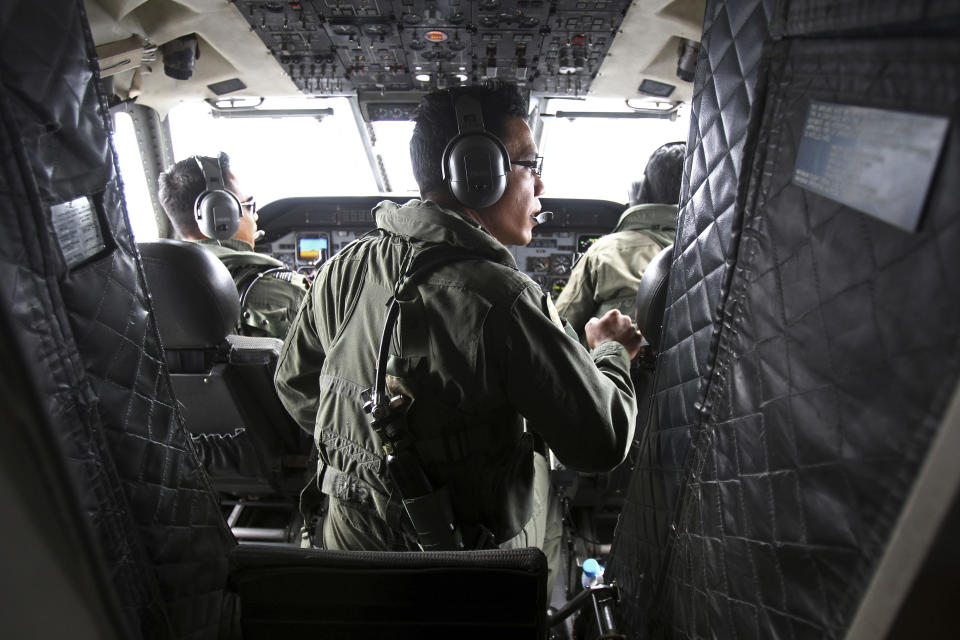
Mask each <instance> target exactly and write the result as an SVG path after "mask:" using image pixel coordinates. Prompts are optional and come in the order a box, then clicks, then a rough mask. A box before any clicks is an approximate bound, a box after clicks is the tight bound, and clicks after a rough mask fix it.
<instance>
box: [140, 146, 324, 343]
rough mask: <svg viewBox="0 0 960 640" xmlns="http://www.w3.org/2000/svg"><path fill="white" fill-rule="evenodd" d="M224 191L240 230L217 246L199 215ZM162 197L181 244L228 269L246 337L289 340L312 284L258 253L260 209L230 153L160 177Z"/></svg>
mask: <svg viewBox="0 0 960 640" xmlns="http://www.w3.org/2000/svg"><path fill="white" fill-rule="evenodd" d="M220 185H222V187H223V188H224V189H225V191H226V193H227V194H230V196H232V197H231V198H229V199H230V200H231V201H232V199H233V198H235V199H236V205H237V206H239V208H240V212H241V214H240V218H239V226H238V228H237V231H236V233H235V234H234V235H233V237H232V238H228V239H226V240H216V239H213V238H210V237H208V236H206V235H204V233H203V232H202V231H201V229H200V225H199V224H198V223H197V211H198V210H199V204H200V200H201V197H202V196H203V197H205V196H206V195H207V194H208V193H209V192H210V191H211V190H218V189H219V188H220ZM158 187H159V189H158V196H159V199H160V204H161V205H163V210H164V211H165V212H166V214H167V218H169V219H170V224H171V225H173V228H174V230H175V231H176V232H177V236H178V237H179V238H180V239H181V240H187V241H190V242H196V243H197V244H199V245H201V246H203V247H205V248H206V249H208V250H210V251H211V252H213V254H214V255H216V256H217V257H218V258H220V260H221V261H222V262H223V263H224V264H225V265H226V267H227V269H228V270H229V271H230V275H231V276H233V280H234V282H235V283H236V285H237V293H238V294H239V296H240V302H241V308H240V315H241V318H240V326H239V327H238V332H239V333H240V334H241V335H246V336H266V337H272V338H280V339H283V338H284V337H285V336H286V335H287V330H288V329H289V328H290V324H291V322H293V318H294V316H296V314H297V310H298V309H299V307H300V302H301V300H302V299H303V296H304V294H305V293H306V290H307V281H306V279H305V278H304V277H303V276H302V275H300V274H297V273H293V272H291V271H290V270H288V269H287V268H286V266H285V265H284V264H283V263H282V262H280V261H279V260H277V259H275V258H272V257H271V256H267V255H264V254H262V253H255V252H254V251H253V246H254V242H255V239H256V235H257V213H256V203H255V201H254V200H253V198H247V197H246V196H245V195H244V194H243V191H242V190H241V189H240V187H239V185H238V184H237V178H236V176H235V175H234V174H233V172H232V171H231V170H230V159H229V158H228V157H227V154H226V153H221V154H220V156H219V157H217V158H212V157H208V156H191V157H190V158H187V159H186V160H181V161H180V162H178V163H176V164H175V165H173V166H172V167H170V168H169V169H167V171H165V172H164V173H161V174H160V178H159V180H158Z"/></svg>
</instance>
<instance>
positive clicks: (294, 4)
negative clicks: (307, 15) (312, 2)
mask: <svg viewBox="0 0 960 640" xmlns="http://www.w3.org/2000/svg"><path fill="white" fill-rule="evenodd" d="M290 8H291V9H293V10H294V11H296V10H297V9H299V8H300V3H299V2H291V3H290Z"/></svg>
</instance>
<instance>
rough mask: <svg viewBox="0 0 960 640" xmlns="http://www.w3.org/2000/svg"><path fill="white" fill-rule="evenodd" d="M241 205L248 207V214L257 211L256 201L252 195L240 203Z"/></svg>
mask: <svg viewBox="0 0 960 640" xmlns="http://www.w3.org/2000/svg"><path fill="white" fill-rule="evenodd" d="M240 206H241V207H250V215H251V216H254V215H256V213H257V201H256V199H254V198H253V197H252V196H251V197H250V198H249V199H247V200H244V201H243V202H241V203H240Z"/></svg>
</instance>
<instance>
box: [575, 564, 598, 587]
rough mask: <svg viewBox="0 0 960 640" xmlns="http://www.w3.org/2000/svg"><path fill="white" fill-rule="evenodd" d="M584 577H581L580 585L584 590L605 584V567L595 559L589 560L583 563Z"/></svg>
mask: <svg viewBox="0 0 960 640" xmlns="http://www.w3.org/2000/svg"><path fill="white" fill-rule="evenodd" d="M581 569H583V575H582V576H581V577H580V584H582V585H583V588H584V589H589V588H590V587H594V586H596V585H598V584H603V565H602V564H600V563H599V562H597V561H596V560H595V559H593V558H587V559H586V560H584V561H583V566H582V567H581Z"/></svg>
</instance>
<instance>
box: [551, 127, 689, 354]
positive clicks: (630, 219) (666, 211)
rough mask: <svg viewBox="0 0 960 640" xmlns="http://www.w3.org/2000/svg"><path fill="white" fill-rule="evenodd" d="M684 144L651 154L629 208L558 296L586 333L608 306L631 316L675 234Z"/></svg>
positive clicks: (561, 309) (570, 318) (566, 313)
mask: <svg viewBox="0 0 960 640" xmlns="http://www.w3.org/2000/svg"><path fill="white" fill-rule="evenodd" d="M685 150H686V145H685V144H684V143H682V142H670V143H668V144H665V145H663V146H662V147H660V148H658V149H657V150H656V151H654V152H653V154H652V155H651V156H650V159H649V161H648V162H647V167H646V169H645V170H644V172H643V179H642V180H641V181H639V182H636V183H634V188H633V189H631V194H630V195H631V200H630V204H631V206H630V208H629V209H627V210H626V211H624V212H623V215H621V216H620V220H619V222H617V226H616V227H615V228H614V230H613V232H612V233H610V234H608V235H606V236H604V237H602V238H600V239H599V240H597V241H596V242H595V243H594V244H593V245H592V246H591V247H590V248H589V249H587V251H586V253H584V254H583V256H582V257H581V258H580V260H578V261H577V263H576V264H575V265H574V267H573V270H572V271H571V273H570V279H569V280H568V281H567V286H566V287H565V288H564V290H563V292H562V293H561V294H560V295H559V297H557V310H558V311H559V312H560V315H561V316H563V317H564V318H566V320H567V321H568V322H569V323H570V325H571V326H573V328H574V329H576V331H577V333H578V334H579V335H580V336H581V337H583V335H584V325H586V323H587V321H588V320H589V319H590V318H599V317H602V316H603V315H604V314H605V313H606V312H607V311H609V310H610V309H619V310H620V312H621V313H624V314H626V315H630V316H632V315H633V313H634V307H635V305H636V301H637V287H638V286H639V284H640V278H641V277H642V276H643V271H644V269H646V268H647V265H648V264H650V261H651V260H652V259H653V258H654V256H656V255H657V253H659V252H660V250H661V249H663V248H664V247H666V246H667V245H670V244H673V240H674V236H676V234H677V203H678V202H679V200H680V180H681V178H682V176H683V156H684V152H685Z"/></svg>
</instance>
